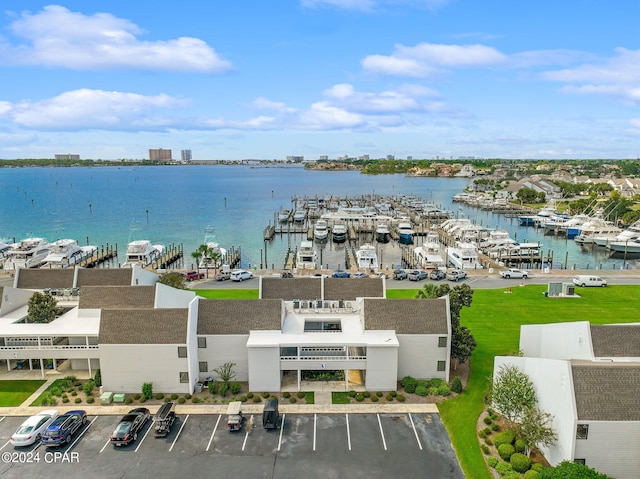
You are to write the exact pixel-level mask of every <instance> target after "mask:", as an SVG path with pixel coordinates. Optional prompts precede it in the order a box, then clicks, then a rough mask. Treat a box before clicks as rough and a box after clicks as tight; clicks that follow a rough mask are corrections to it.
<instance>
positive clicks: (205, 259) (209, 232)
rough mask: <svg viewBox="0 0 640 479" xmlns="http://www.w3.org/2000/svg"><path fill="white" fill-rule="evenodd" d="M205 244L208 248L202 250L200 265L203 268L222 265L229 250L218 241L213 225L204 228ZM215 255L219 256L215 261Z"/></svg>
mask: <svg viewBox="0 0 640 479" xmlns="http://www.w3.org/2000/svg"><path fill="white" fill-rule="evenodd" d="M204 245H206V247H207V249H206V250H205V251H203V252H202V257H201V258H200V262H199V264H198V267H199V268H202V269H206V268H218V267H220V265H222V264H223V263H224V259H225V256H226V255H227V250H226V249H225V248H222V247H221V246H220V243H218V240H217V238H216V231H215V229H214V228H213V226H207V227H206V228H205V229H204ZM214 257H217V258H216V260H215V261H213V258H214Z"/></svg>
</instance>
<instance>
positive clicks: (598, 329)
mask: <svg viewBox="0 0 640 479" xmlns="http://www.w3.org/2000/svg"><path fill="white" fill-rule="evenodd" d="M591 343H592V344H593V355H594V356H595V357H596V358H602V357H624V358H637V357H640V324H638V325H633V324H620V325H599V326H594V325H592V326H591Z"/></svg>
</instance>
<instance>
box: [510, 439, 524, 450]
mask: <svg viewBox="0 0 640 479" xmlns="http://www.w3.org/2000/svg"><path fill="white" fill-rule="evenodd" d="M513 446H514V447H515V448H516V452H524V450H525V449H526V448H527V443H526V442H524V440H523V439H516V442H514V443H513Z"/></svg>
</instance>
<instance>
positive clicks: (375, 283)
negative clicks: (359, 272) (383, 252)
mask: <svg viewBox="0 0 640 479" xmlns="http://www.w3.org/2000/svg"><path fill="white" fill-rule="evenodd" d="M383 297H384V288H383V287H382V278H358V279H355V278H325V280H324V299H325V300H329V301H331V300H333V301H335V300H339V299H344V300H346V301H353V300H355V299H356V298H383ZM300 299H303V298H300ZM306 299H313V298H306Z"/></svg>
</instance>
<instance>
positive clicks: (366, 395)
mask: <svg viewBox="0 0 640 479" xmlns="http://www.w3.org/2000/svg"><path fill="white" fill-rule="evenodd" d="M362 395H363V396H364V397H365V398H370V397H371V393H370V392H369V391H365V392H363V393H362Z"/></svg>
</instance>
